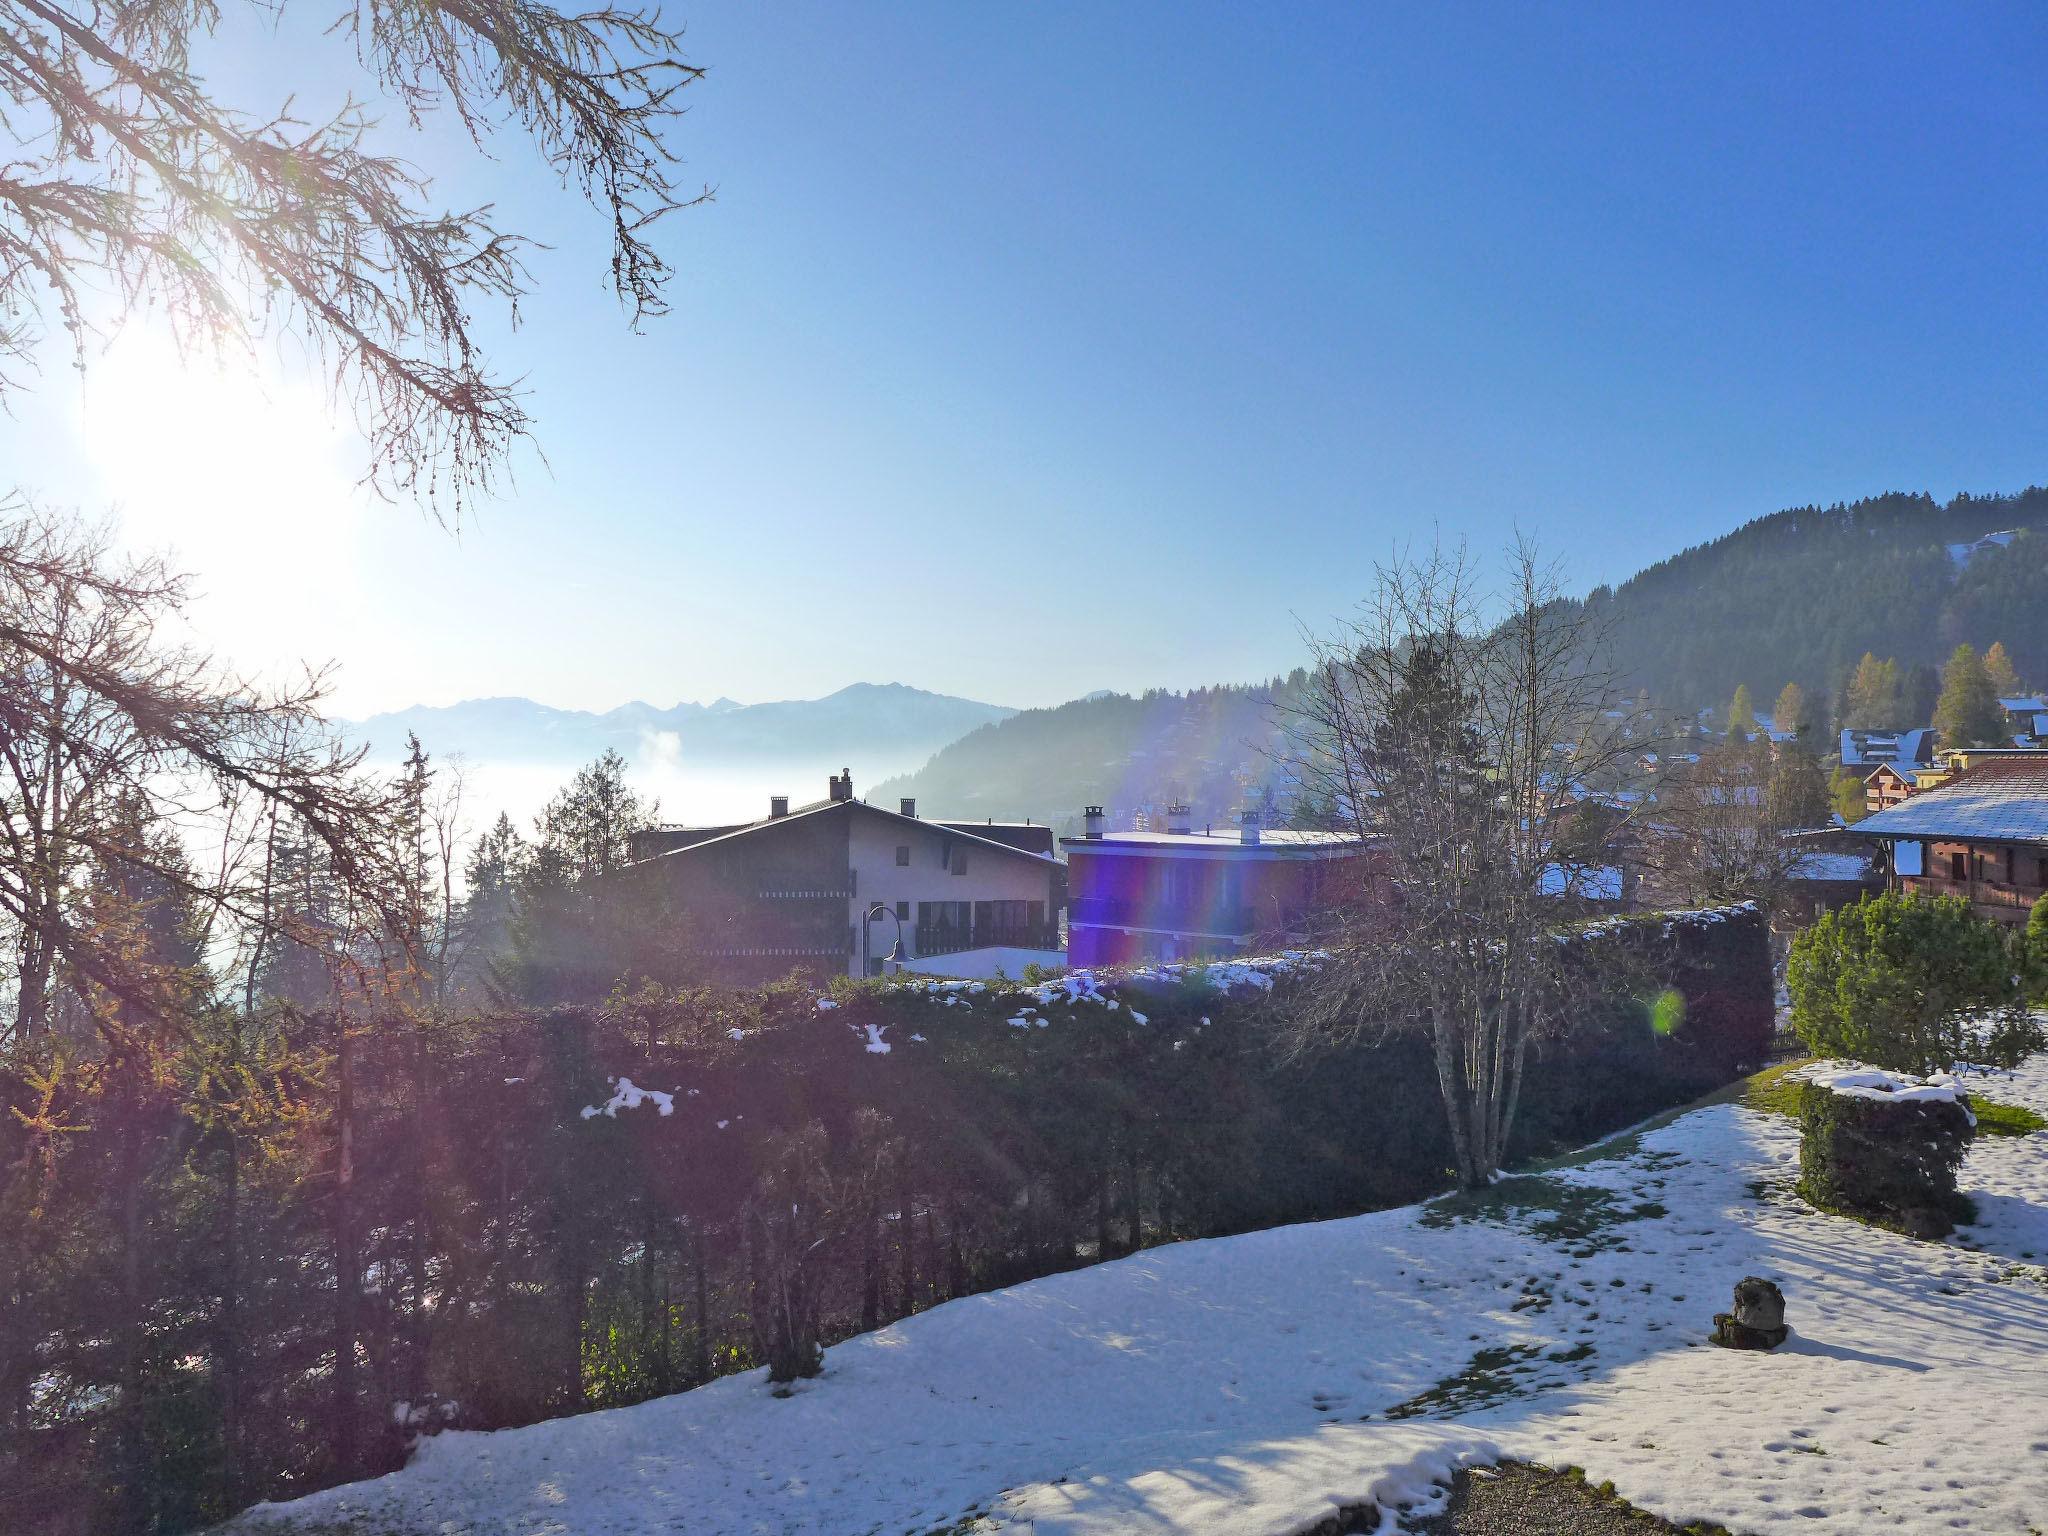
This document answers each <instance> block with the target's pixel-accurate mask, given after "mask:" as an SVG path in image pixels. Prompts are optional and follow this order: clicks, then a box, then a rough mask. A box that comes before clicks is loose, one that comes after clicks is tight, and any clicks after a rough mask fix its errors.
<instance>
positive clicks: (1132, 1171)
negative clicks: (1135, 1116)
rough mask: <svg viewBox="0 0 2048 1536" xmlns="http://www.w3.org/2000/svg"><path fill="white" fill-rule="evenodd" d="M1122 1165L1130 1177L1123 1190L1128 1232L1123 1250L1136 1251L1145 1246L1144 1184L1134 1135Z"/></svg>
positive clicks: (1125, 1221)
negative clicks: (1127, 1241)
mask: <svg viewBox="0 0 2048 1536" xmlns="http://www.w3.org/2000/svg"><path fill="white" fill-rule="evenodd" d="M1124 1166H1125V1172H1126V1173H1127V1174H1128V1176H1129V1178H1130V1187H1129V1188H1128V1189H1126V1190H1125V1191H1124V1226H1125V1228H1126V1230H1128V1232H1129V1233H1130V1245H1129V1246H1128V1247H1127V1248H1126V1249H1125V1250H1124V1251H1125V1252H1127V1253H1136V1252H1137V1251H1138V1250H1139V1249H1140V1248H1142V1247H1144V1246H1145V1186H1144V1184H1143V1182H1142V1181H1141V1179H1140V1176H1139V1168H1138V1138H1137V1137H1136V1136H1132V1137H1131V1142H1130V1146H1129V1148H1128V1149H1127V1151H1126V1156H1125V1159H1124Z"/></svg>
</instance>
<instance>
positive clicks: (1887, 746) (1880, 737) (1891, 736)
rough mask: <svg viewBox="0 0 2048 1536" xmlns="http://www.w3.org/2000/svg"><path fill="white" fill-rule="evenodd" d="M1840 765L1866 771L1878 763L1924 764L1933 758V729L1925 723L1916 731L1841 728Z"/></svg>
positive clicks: (1921, 765)
mask: <svg viewBox="0 0 2048 1536" xmlns="http://www.w3.org/2000/svg"><path fill="white" fill-rule="evenodd" d="M1841 755H1842V766H1843V767H1844V768H1854V769H1858V770H1860V771H1862V772H1864V773H1868V772H1869V771H1870V770H1871V769H1873V768H1875V767H1876V766H1877V765H1878V764H1879V763H1891V764H1893V765H1894V766H1896V765H1898V764H1901V763H1903V764H1906V765H1908V766H1911V767H1924V766H1926V765H1928V764H1930V763H1932V762H1933V761H1934V732H1933V730H1932V729H1931V728H1929V727H1927V726H1922V727H1921V728H1920V729H1919V730H1917V731H1846V730H1845V731H1843V732H1842V746H1841Z"/></svg>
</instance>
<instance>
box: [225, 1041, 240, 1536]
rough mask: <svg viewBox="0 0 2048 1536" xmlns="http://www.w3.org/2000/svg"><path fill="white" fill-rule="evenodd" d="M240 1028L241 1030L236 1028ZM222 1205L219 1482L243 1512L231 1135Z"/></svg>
mask: <svg viewBox="0 0 2048 1536" xmlns="http://www.w3.org/2000/svg"><path fill="white" fill-rule="evenodd" d="M237 1027H238V1028H239V1026H237ZM227 1152H228V1157H227V1163H228V1166H227V1176H226V1178H225V1179H223V1181H222V1184H223V1188H222V1190H221V1201H222V1204H223V1206H224V1207H225V1209H224V1210H223V1212H222V1215H223V1223H222V1224H223V1228H224V1230H223V1231H222V1233H221V1288H220V1383H221V1390H220V1430H221V1451H222V1465H221V1480H222V1482H223V1484H224V1485H225V1487H226V1490H227V1505H228V1508H230V1509H240V1508H241V1507H242V1199H241V1196H242V1141H241V1137H240V1136H239V1135H237V1134H236V1133H235V1132H234V1131H229V1132H228V1147H227Z"/></svg>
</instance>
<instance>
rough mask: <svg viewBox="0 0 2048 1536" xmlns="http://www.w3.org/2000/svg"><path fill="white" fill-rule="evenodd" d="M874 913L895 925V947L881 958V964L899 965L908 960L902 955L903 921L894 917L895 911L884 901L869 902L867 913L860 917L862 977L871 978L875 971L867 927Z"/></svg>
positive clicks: (872, 919) (906, 956)
mask: <svg viewBox="0 0 2048 1536" xmlns="http://www.w3.org/2000/svg"><path fill="white" fill-rule="evenodd" d="M876 913H880V914H881V915H882V916H884V917H886V918H888V919H889V920H890V921H891V922H893V923H894V924H895V925H896V947H895V948H894V949H892V950H890V951H889V953H888V954H887V955H886V956H885V957H884V958H883V961H882V963H883V964H884V965H887V964H889V963H890V962H892V961H893V962H894V963H895V964H897V965H901V964H902V963H903V962H904V961H905V960H907V959H909V958H910V957H909V956H908V955H906V954H904V953H903V919H902V918H900V917H898V916H897V915H896V909H895V908H894V907H891V906H890V905H889V904H888V903H887V902H886V901H876V902H870V903H869V904H868V909H867V911H865V912H863V913H862V914H861V917H860V973H861V975H862V976H872V975H873V974H874V970H875V962H874V950H873V946H872V945H871V943H870V942H869V936H868V925H869V924H870V923H872V922H873V921H874V920H875V914H876Z"/></svg>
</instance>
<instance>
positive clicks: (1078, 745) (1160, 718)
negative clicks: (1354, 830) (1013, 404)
mask: <svg viewBox="0 0 2048 1536" xmlns="http://www.w3.org/2000/svg"><path fill="white" fill-rule="evenodd" d="M2006 530H2018V537H2016V538H2014V539H2013V540H2012V541H2011V542H2010V544H2008V545H2004V546H2001V545H1997V544H1988V545H1985V546H1983V547H1981V548H1978V549H1976V550H1974V551H1973V552H1971V553H1970V554H1968V555H1967V556H1966V557H1958V556H1957V555H1954V554H1951V552H1950V548H1949V546H1951V545H1963V544H1973V543H1975V542H1976V541H1977V540H1979V539H1981V538H1982V537H1983V536H1984V535H1985V534H1988V533H1997V532H2003V531H2006ZM1584 605H1585V607H1586V608H1587V609H1588V610H1589V611H1590V616H1591V617H1592V618H1593V619H1594V620H1595V621H1596V623H1597V625H1598V627H1599V628H1600V629H1601V630H1602V631H1603V632H1604V634H1605V637H1606V645H1607V650H1608V654H1609V656H1610V657H1611V658H1612V662H1613V664H1614V665H1615V667H1616V668H1617V669H1618V670H1619V671H1620V673H1621V675H1622V676H1623V677H1624V678H1625V679H1627V680H1628V681H1629V682H1630V683H1632V684H1633V685H1635V686H1637V687H1640V688H1642V689H1643V690H1645V691H1646V693H1647V694H1648V696H1649V697H1650V698H1651V699H1652V700H1654V701H1655V703H1656V704H1657V706H1658V707H1659V709H1660V711H1662V710H1669V711H1674V712H1677V713H1681V714H1690V713H1692V712H1694V711H1697V710H1702V709H1714V710H1717V711H1721V710H1725V709H1726V707H1727V705H1728V701H1729V700H1730V698H1731V697H1733V696H1734V693H1735V690H1736V689H1737V688H1738V687H1747V688H1748V689H1749V691H1750V693H1751V695H1752V696H1753V697H1754V698H1755V699H1756V700H1757V702H1758V706H1759V707H1767V706H1768V705H1769V704H1770V702H1771V701H1772V700H1774V699H1776V698H1777V697H1778V694H1779V692H1780V690H1781V689H1782V688H1783V687H1784V685H1785V684H1787V683H1797V684H1798V685H1799V687H1800V689H1801V691H1802V692H1803V694H1804V696H1805V700H1806V704H1807V708H1808V719H1807V721H1806V722H1805V723H1806V724H1807V725H1808V726H1810V727H1812V728H1813V729H1814V730H1815V731H1816V732H1817V733H1818V734H1820V735H1822V736H1824V735H1826V734H1827V733H1828V732H1829V731H1831V730H1832V729H1833V728H1835V727H1836V726H1838V725H1840V724H1842V723H1843V716H1844V713H1845V710H1847V709H1848V708H1849V707H1850V690H1849V682H1850V679H1851V678H1852V677H1853V676H1854V674H1855V671H1856V666H1857V663H1858V661H1859V660H1860V659H1861V658H1862V657H1863V656H1864V654H1865V653H1866V652H1868V653H1871V654H1873V655H1875V656H1876V657H1877V658H1879V659H1880V660H1890V661H1893V662H1895V663H1896V668H1897V674H1898V686H1899V709H1898V711H1897V713H1899V715H1900V718H1898V719H1896V720H1894V719H1889V718H1887V719H1886V720H1883V721H1881V722H1880V721H1875V720H1873V721H1870V722H1867V723H1870V724H1880V723H1881V724H1885V725H1893V726H1909V725H1914V724H1920V725H1924V724H1927V723H1928V722H1929V720H1930V719H1931V718H1932V711H1933V707H1934V701H1935V695H1936V694H1937V692H1938V691H1939V688H1940V676H1939V669H1940V667H1941V666H1942V664H1943V663H1944V662H1946V661H1947V660H1948V659H1949V657H1950V654H1951V653H1952V652H1953V651H1954V649H1955V647H1956V646H1958V645H1963V644H1968V645H1972V646H1974V647H1975V648H1976V649H1977V650H1978V651H1979V652H1982V651H1985V650H1988V649H1989V648H1990V646H1991V645H1992V644H1993V643H2002V644H2003V646H2004V648H2005V652H2006V654H2007V655H2008V656H2009V657H2010V658H2011V660H2012V663H2013V666H2014V668H2015V670H2016V672H2017V675H2018V677H2019V678H2020V680H2021V681H2023V682H2024V683H2026V684H2027V685H2028V686H2030V687H2040V686H2043V685H2044V684H2048V489H2041V488H2029V489H2027V490H2024V491H2021V492H2019V493H2017V494H2015V495H2010V496H1967V495H1964V496H1958V497H1956V498H1955V499H1954V500H1952V501H1949V502H1947V503H1945V504H1944V503H1941V502H1937V501H1935V500H1934V499H1933V498H1932V497H1931V496H1928V495H1925V494H1924V493H1912V494H1908V493H1903V492H1901V493H1895V494H1888V495H1884V496H1877V497H1872V498H1870V499H1868V500H1864V501H1856V502H1850V503H1847V504H1842V503H1837V504H1836V505H1834V506H1831V507H1827V508H1820V507H1795V508H1791V509H1788V510H1786V511H1783V512H1774V513H1772V514H1771V515H1770V516H1768V517H1760V518H1757V519H1756V520H1754V521H1753V522H1749V523H1745V524H1744V525H1743V526H1742V527H1740V528H1738V529H1736V530H1735V531H1734V532H1733V533H1730V534H1727V535H1726V536H1724V537H1722V538H1719V539H1715V540H1713V541H1712V542H1710V543H1706V544H1701V545H1696V546H1695V547H1693V548H1691V549H1688V550H1685V551H1683V552H1682V553H1680V554H1677V555H1674V556H1672V557H1671V558H1670V559H1669V560H1665V561H1662V562H1660V563H1658V564H1656V565H1653V566H1651V567H1650V568H1649V569H1648V570H1645V571H1642V572H1640V573H1639V574H1637V575H1635V576H1633V577H1631V578H1630V579H1629V580H1627V581H1625V582H1623V583H1622V584H1621V585H1620V586H1618V587H1599V588H1596V589H1595V590H1594V591H1593V592H1591V593H1590V594H1588V596H1587V597H1586V598H1585V599H1584ZM1306 682H1307V678H1306V674H1304V673H1303V672H1301V671H1299V670H1297V671H1296V672H1294V673H1292V674H1290V675H1288V676H1286V677H1278V678H1274V679H1272V680H1271V681H1269V682H1265V683H1255V684H1247V685H1239V686H1230V685H1226V686H1220V687H1208V688H1194V689H1190V690H1188V691H1187V692H1185V693H1179V692H1174V691H1171V690H1168V689H1163V688H1162V689H1153V690H1151V691H1148V692H1146V693H1144V694H1143V695H1140V696H1136V697H1133V696H1131V695H1128V694H1098V695H1094V696H1092V697H1089V698H1085V699H1076V700H1073V701H1072V702H1070V703H1066V704H1062V705H1059V706H1058V707H1057V708H1053V709H1031V710H1025V711H1023V712H1022V713H1021V714H1017V715H1013V716H1012V717H1010V718H1009V719H1007V720H1004V721H1002V722H1000V723H998V724H995V725H990V726H985V727H983V728H982V729H980V730H977V731H975V732H973V733H972V734H970V735H968V736H966V737H963V738H962V739H961V740H959V741H957V742H954V743H953V744H952V745H951V746H949V747H947V748H945V749H944V750H943V751H941V752H939V753H937V754H936V755H935V756H933V757H932V759H931V760H930V761H929V762H927V763H926V764H925V765H924V767H922V768H921V769H919V770H918V771H917V772H915V773H911V774H905V775H902V776H900V777H898V778H894V779H890V780H887V781H886V782H884V783H882V784H879V785H877V786H875V788H874V790H873V792H872V793H873V795H874V796H875V797H876V798H877V799H883V800H893V799H894V798H895V797H897V796H901V795H914V796H916V797H917V798H918V799H919V801H920V803H922V804H923V805H925V806H926V807H928V808H929V809H930V810H931V811H933V812H934V813H944V814H949V815H966V816H971V815H988V816H995V817H997V818H999V819H1000V818H1003V817H1009V816H1027V815H1028V816H1031V817H1034V818H1036V819H1039V820H1043V821H1046V822H1049V823H1050V824H1052V825H1053V826H1055V827H1058V828H1061V829H1063V830H1067V831H1072V830H1073V829H1074V826H1075V825H1076V818H1077V816H1078V813H1079V811H1080V808H1081V807H1082V806H1083V805H1087V804H1100V805H1105V806H1109V807H1111V808H1112V811H1117V810H1121V811H1123V812H1125V813H1129V812H1133V811H1137V810H1142V809H1146V808H1148V807H1149V808H1157V807H1159V806H1162V805H1164V804H1165V803H1166V802H1168V801H1171V800H1176V799H1185V800H1187V801H1189V802H1190V803H1191V804H1192V805H1193V807H1194V812H1195V817H1196V819H1197V820H1198V821H1201V820H1207V819H1211V818H1216V819H1221V818H1225V817H1228V816H1230V815H1231V814H1233V813H1234V812H1235V811H1236V810H1237V809H1238V808H1239V807H1240V806H1242V805H1245V804H1247V803H1262V802H1263V801H1264V800H1265V798H1266V797H1267V796H1269V795H1270V796H1272V797H1274V798H1275V799H1276V800H1277V801H1278V802H1279V804H1280V805H1281V806H1282V807H1283V808H1284V811H1285V813H1286V814H1287V815H1289V816H1290V817H1292V816H1295V815H1298V814H1301V812H1302V808H1301V807H1300V806H1299V805H1298V803H1297V802H1296V800H1295V798H1294V797H1293V795H1292V794H1291V789H1292V785H1291V782H1290V775H1289V773H1288V771H1287V768H1286V759H1287V756H1288V754H1287V751H1286V738H1287V736H1288V734H1289V723H1290V720H1291V718H1292V709H1293V706H1294V704H1295V702H1296V701H1298V699H1299V697H1300V694H1301V690H1302V689H1303V687H1304V686H1305V685H1306ZM1849 723H1855V722H1854V721H1850V722H1849Z"/></svg>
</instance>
